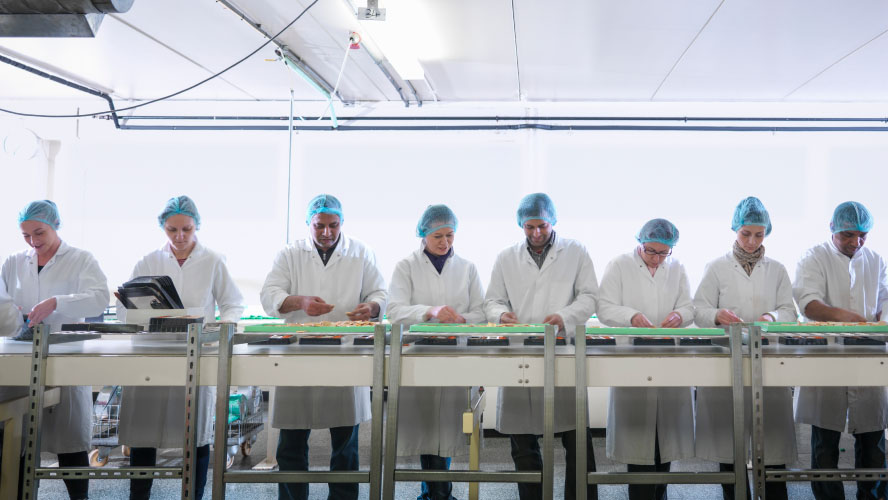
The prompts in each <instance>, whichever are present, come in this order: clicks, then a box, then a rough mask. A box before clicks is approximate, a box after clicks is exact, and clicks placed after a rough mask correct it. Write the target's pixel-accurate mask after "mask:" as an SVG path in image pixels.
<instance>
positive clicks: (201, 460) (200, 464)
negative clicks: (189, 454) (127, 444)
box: [130, 444, 210, 500]
mask: <svg viewBox="0 0 888 500" xmlns="http://www.w3.org/2000/svg"><path fill="white" fill-rule="evenodd" d="M194 458H195V468H196V470H195V473H196V476H197V477H196V478H195V483H194V498H195V499H196V500H200V499H201V498H202V497H203V492H204V488H206V486H207V469H208V468H209V467H210V445H208V444H207V445H204V446H198V447H197V448H196V449H195V454H194ZM155 465H157V448H130V467H154V466H155ZM153 483H154V480H153V479H130V500H148V499H149V498H151V485H152V484H153Z"/></svg>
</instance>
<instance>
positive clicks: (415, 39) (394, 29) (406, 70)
mask: <svg viewBox="0 0 888 500" xmlns="http://www.w3.org/2000/svg"><path fill="white" fill-rule="evenodd" d="M417 3H418V2H416V1H415V0H413V1H411V0H387V1H385V2H384V4H383V5H382V6H384V7H385V11H384V12H385V14H384V18H385V20H384V21H378V20H372V21H371V20H361V21H360V24H361V28H362V30H363V31H364V34H365V35H369V36H370V38H372V39H373V42H374V43H375V44H376V45H377V46H378V47H379V49H380V50H381V51H382V53H383V55H384V56H385V58H386V59H387V60H388V62H389V63H390V64H391V65H392V67H393V68H395V71H397V72H398V75H399V76H400V77H401V78H403V79H404V80H424V79H425V71H423V69H422V65H421V64H420V63H419V57H417V54H416V50H415V48H416V47H417V46H418V45H419V44H420V43H421V42H422V40H423V37H424V36H425V35H424V34H423V33H422V28H421V26H420V25H421V24H422V23H420V22H418V21H419V20H420V19H421V18H422V13H421V12H418V6H417Z"/></svg>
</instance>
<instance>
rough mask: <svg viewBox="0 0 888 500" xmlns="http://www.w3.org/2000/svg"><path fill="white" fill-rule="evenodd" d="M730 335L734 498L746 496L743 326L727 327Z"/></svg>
mask: <svg viewBox="0 0 888 500" xmlns="http://www.w3.org/2000/svg"><path fill="white" fill-rule="evenodd" d="M728 334H729V335H730V336H731V388H732V391H733V401H734V498H744V497H746V439H745V438H746V433H745V432H744V428H743V419H744V417H745V413H746V412H745V407H744V404H743V326H742V325H741V324H739V323H735V324H733V325H731V326H730V327H729V328H728Z"/></svg>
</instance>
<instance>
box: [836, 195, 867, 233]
mask: <svg viewBox="0 0 888 500" xmlns="http://www.w3.org/2000/svg"><path fill="white" fill-rule="evenodd" d="M872 228H873V216H872V214H870V211H869V210H867V209H866V207H865V206H863V204H861V203H858V202H856V201H846V202H845V203H842V204H841V205H839V206H837V207H836V211H835V212H833V218H832V232H833V234H835V233H838V232H840V231H860V232H861V233H868V232H870V229H872Z"/></svg>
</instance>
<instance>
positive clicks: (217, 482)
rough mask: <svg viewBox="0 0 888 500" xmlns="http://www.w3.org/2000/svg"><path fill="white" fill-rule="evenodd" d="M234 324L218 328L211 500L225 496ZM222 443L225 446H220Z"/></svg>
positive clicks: (220, 499) (219, 499)
mask: <svg viewBox="0 0 888 500" xmlns="http://www.w3.org/2000/svg"><path fill="white" fill-rule="evenodd" d="M234 326H235V325H234V324H233V323H222V325H221V327H220V328H219V353H218V357H219V363H218V370H217V372H216V373H217V375H216V428H215V436H214V441H213V442H214V443H215V448H214V449H213V500H223V499H224V498H225V470H226V468H227V467H226V465H227V464H228V446H227V445H228V393H229V391H230V387H231V352H232V348H233V345H232V344H233V342H232V340H233V337H234ZM223 443H224V445H225V446H222V444H223Z"/></svg>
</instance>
